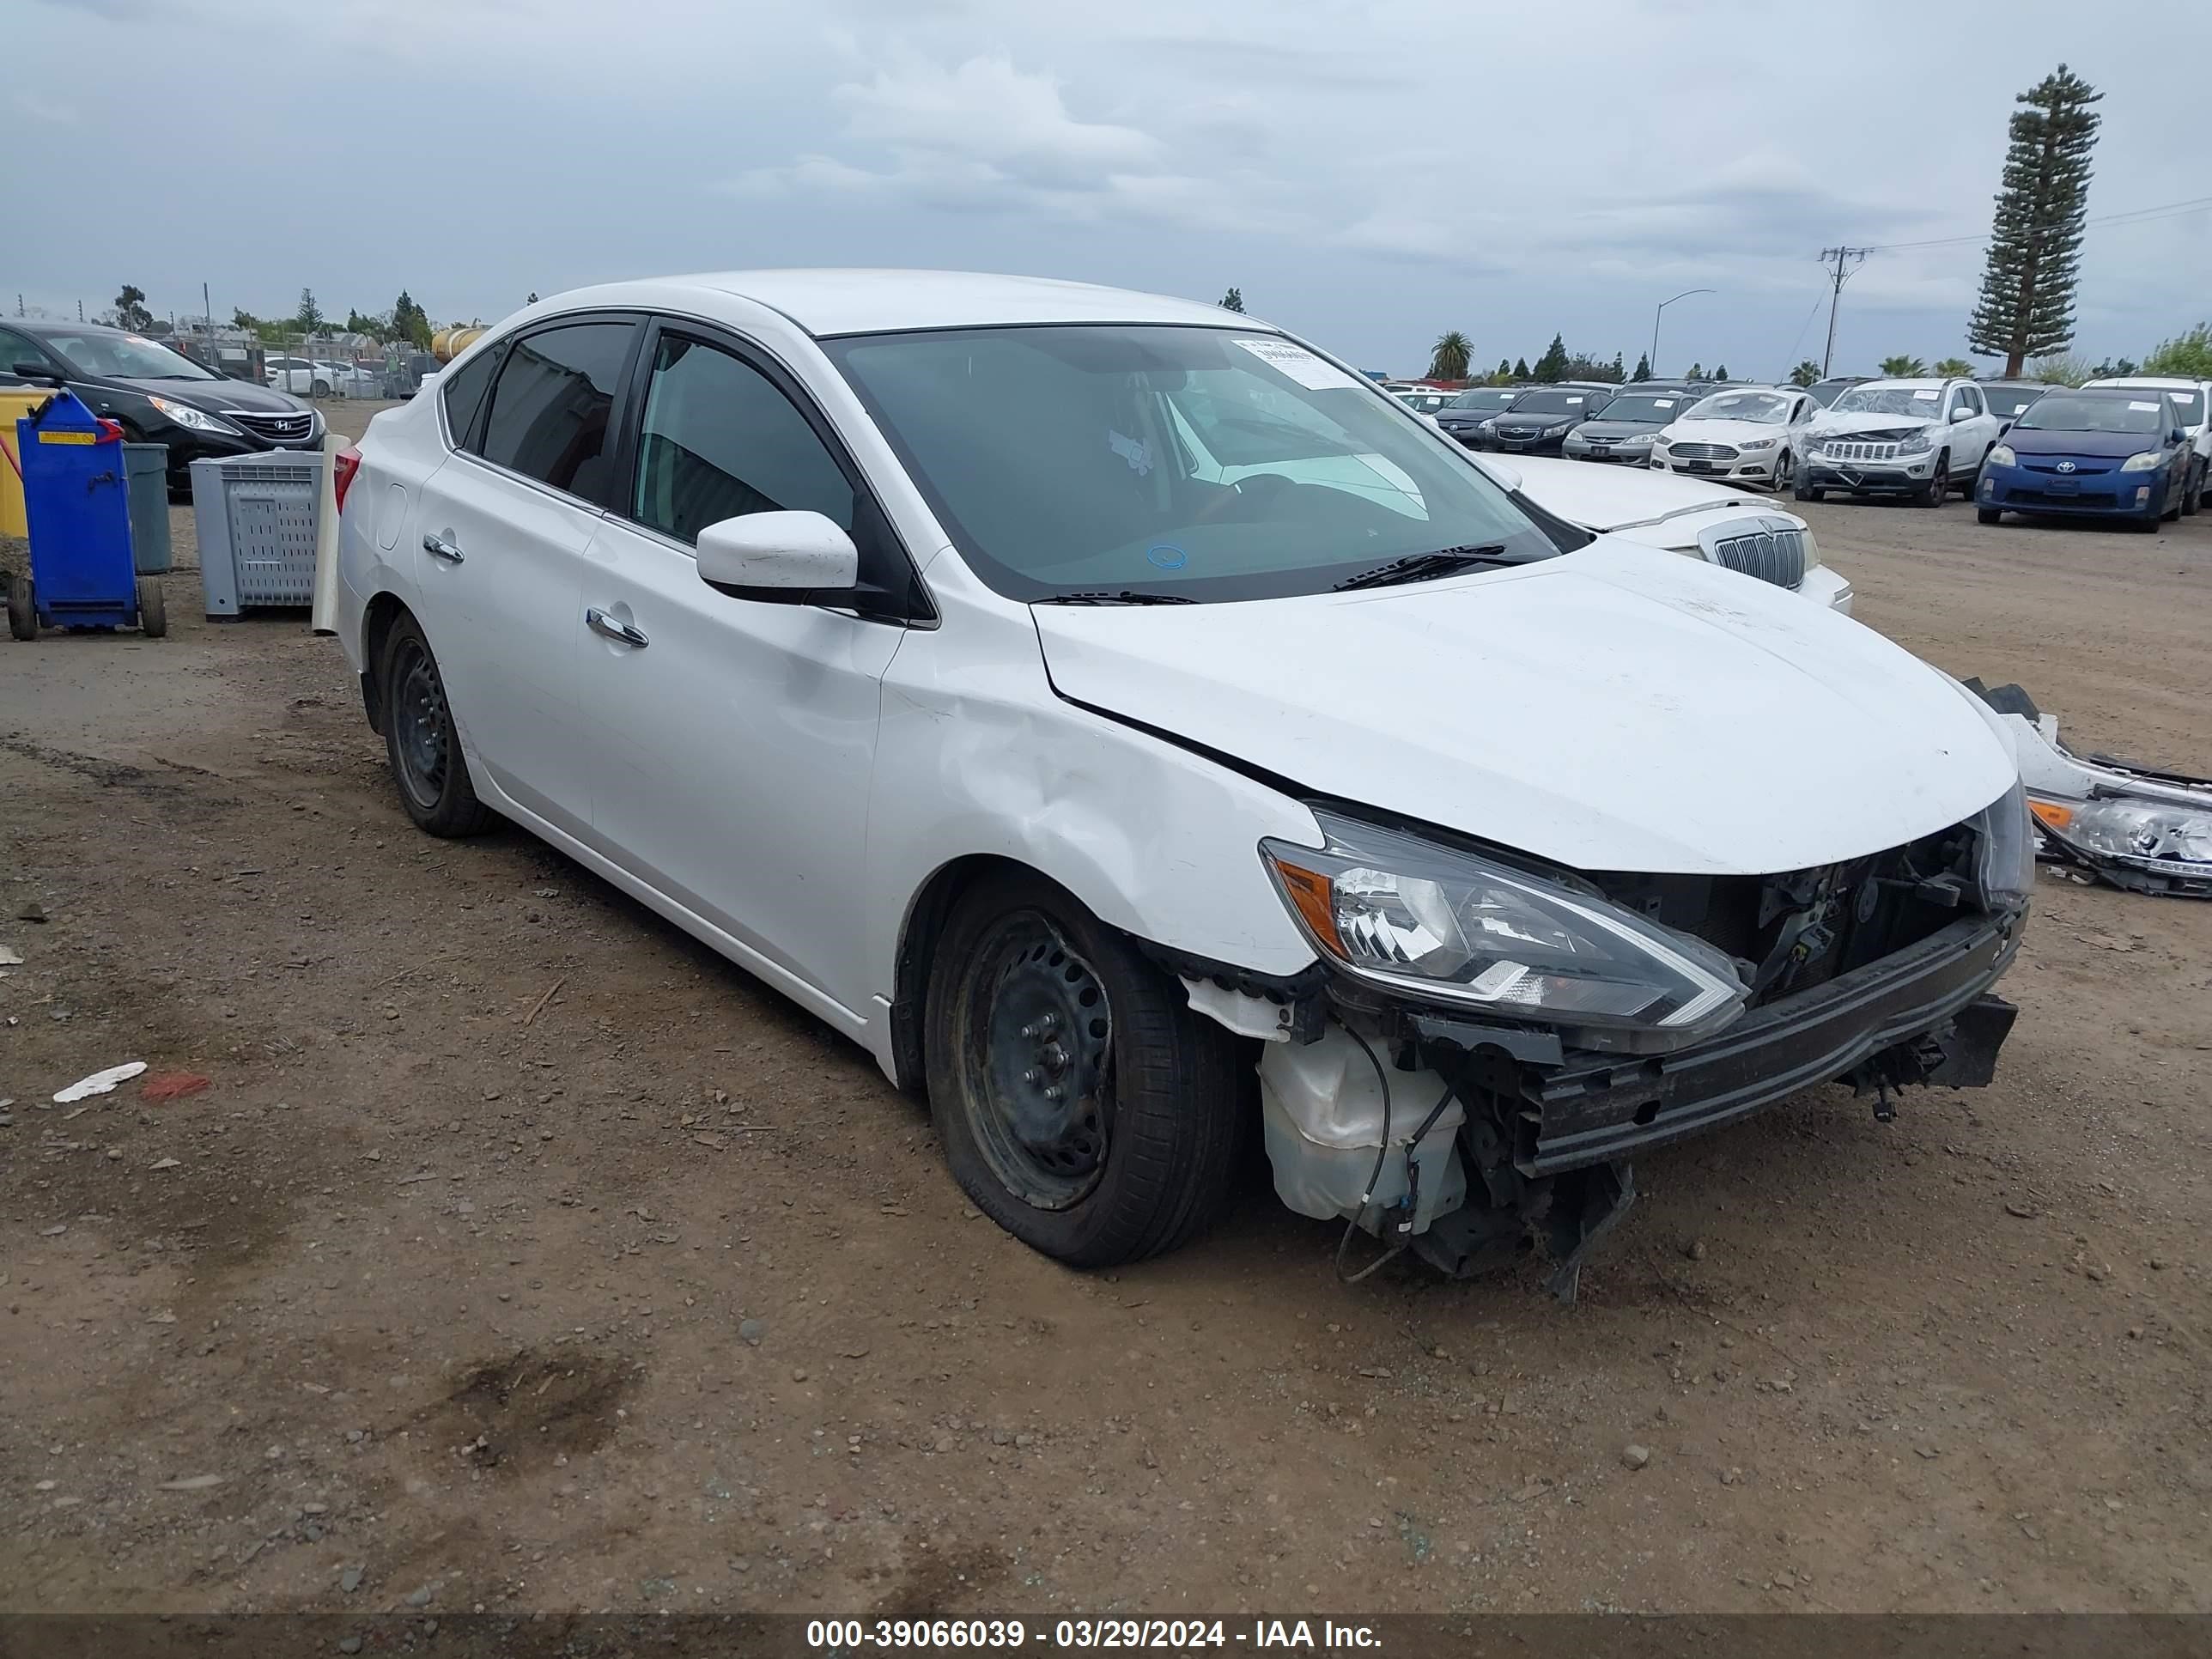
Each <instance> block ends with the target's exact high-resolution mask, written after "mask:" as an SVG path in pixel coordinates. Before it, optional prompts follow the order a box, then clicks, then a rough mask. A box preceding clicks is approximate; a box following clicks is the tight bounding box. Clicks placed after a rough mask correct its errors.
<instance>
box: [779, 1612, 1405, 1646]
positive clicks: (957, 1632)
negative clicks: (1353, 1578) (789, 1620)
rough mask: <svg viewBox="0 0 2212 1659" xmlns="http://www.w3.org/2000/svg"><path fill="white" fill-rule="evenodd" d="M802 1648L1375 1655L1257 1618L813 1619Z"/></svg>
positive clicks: (1375, 1640)
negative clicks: (1255, 1651) (1245, 1650)
mask: <svg viewBox="0 0 2212 1659" xmlns="http://www.w3.org/2000/svg"><path fill="white" fill-rule="evenodd" d="M806 1645H807V1646H808V1647H809V1648H811V1649H813V1650H817V1651H820V1652H824V1653H836V1654H846V1653H864V1652H869V1651H882V1650H900V1649H935V1650H945V1649H956V1648H971V1649H972V1648H983V1649H989V1648H1020V1647H1041V1648H1065V1649H1089V1648H1109V1649H1152V1650H1166V1651H1169V1652H1183V1651H1188V1650H1192V1649H1196V1648H1228V1647H1245V1648H1256V1649H1269V1648H1277V1649H1279V1648H1290V1649H1300V1648H1307V1649H1316V1650H1318V1649H1322V1648H1356V1649H1363V1650H1368V1651H1370V1652H1371V1651H1374V1650H1378V1649H1380V1648H1381V1646H1382V1645H1383V1644H1382V1641H1381V1638H1379V1637H1378V1636H1377V1635H1376V1632H1375V1631H1374V1630H1373V1628H1372V1627H1371V1626H1366V1625H1350V1624H1347V1625H1340V1624H1337V1623H1335V1622H1334V1620H1327V1619H1322V1620H1307V1619H1255V1620H1249V1622H1244V1623H1238V1622H1232V1621H1230V1620H1221V1619H1060V1620H1054V1622H1053V1623H1051V1624H1049V1625H1046V1624H1042V1623H1040V1624H1036V1625H1030V1624H1025V1623H1024V1622H1023V1621H1022V1620H1018V1619H877V1620H860V1619H816V1620H809V1621H808V1623H807V1626H806Z"/></svg>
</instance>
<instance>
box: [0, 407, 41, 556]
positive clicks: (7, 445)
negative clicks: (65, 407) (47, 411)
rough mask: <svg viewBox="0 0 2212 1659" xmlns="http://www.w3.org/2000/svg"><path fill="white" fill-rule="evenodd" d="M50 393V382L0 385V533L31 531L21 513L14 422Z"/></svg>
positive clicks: (20, 467)
mask: <svg viewBox="0 0 2212 1659" xmlns="http://www.w3.org/2000/svg"><path fill="white" fill-rule="evenodd" d="M53 395H54V392H53V388H52V386H0V536H18V537H24V538H27V537H28V536H29V535H30V533H31V532H30V526H29V521H28V520H26V519H25V518H24V516H23V458H22V457H21V455H18V454H17V453H15V422H17V421H19V420H21V418H22V417H23V416H26V415H28V414H29V413H30V412H31V411H32V410H34V409H36V408H37V407H38V406H39V405H40V404H42V403H44V402H46V399H47V398H51V397H52V396H53Z"/></svg>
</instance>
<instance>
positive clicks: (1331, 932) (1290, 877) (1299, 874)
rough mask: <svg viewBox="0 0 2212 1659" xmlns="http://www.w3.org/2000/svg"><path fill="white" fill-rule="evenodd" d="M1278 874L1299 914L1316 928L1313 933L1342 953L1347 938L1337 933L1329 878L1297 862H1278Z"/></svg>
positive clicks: (1308, 924) (1309, 924)
mask: <svg viewBox="0 0 2212 1659" xmlns="http://www.w3.org/2000/svg"><path fill="white" fill-rule="evenodd" d="M1275 873H1276V875H1277V876H1279V877H1280V878H1281V879H1282V883H1283V890H1284V891H1285V893H1288V894H1289V895H1290V896H1291V903H1292V904H1294V905H1296V906H1297V911H1298V915H1299V917H1300V918H1301V919H1302V920H1303V921H1304V922H1305V925H1306V926H1307V927H1310V929H1312V930H1313V936H1314V937H1315V938H1316V939H1319V940H1321V942H1322V944H1324V945H1328V947H1329V949H1331V950H1332V951H1336V952H1337V953H1338V954H1339V955H1342V954H1343V951H1344V941H1343V940H1342V939H1339V938H1338V937H1337V936H1336V904H1335V902H1334V895H1333V894H1332V892H1331V891H1330V887H1329V879H1328V877H1327V876H1324V875H1320V874H1317V873H1316V872H1314V871H1311V870H1301V869H1299V868H1298V866H1297V865H1295V864H1285V863H1284V862H1283V861H1282V860H1279V859H1278V860H1276V861H1275Z"/></svg>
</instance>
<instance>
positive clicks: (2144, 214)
mask: <svg viewBox="0 0 2212 1659" xmlns="http://www.w3.org/2000/svg"><path fill="white" fill-rule="evenodd" d="M2207 208H2212V196H2198V197H2191V199H2190V200H2188V201H2185V202H2161V203H2160V204H2158V205H2156V206H2154V207H2141V208H2130V209H2129V210H2127V211H2125V212H2124V213H2105V214H2100V215H2099V216H2097V217H2095V218H2093V219H2084V220H2083V221H2082V222H2081V223H2082V225H2083V227H2084V228H2087V227H2088V226H2090V225H2147V224H2152V223H2154V222H2157V221H2158V220H2160V219H2176V218H2179V217H2180V216H2183V215H2184V214H2189V213H2201V212H2203V210H2205V209H2207ZM1992 234H1994V233H1993V232H1990V231H1986V230H1985V231H1984V232H1982V233H1981V234H1979V235H1978V236H1936V237H1931V238H1930V239H1929V240H1926V241H1922V242H1882V243H1880V244H1878V245H1876V246H1873V247H1868V248H1862V249H1860V250H1859V251H1860V252H1863V253H1904V252H1909V251H1911V250H1912V249H1916V248H1923V247H1964V246H1966V245H1967V244H1969V243H1972V242H1986V241H1988V240H1990V236H1991V235H1992ZM1828 257H1829V256H1828V254H1827V253H1825V252H1824V253H1822V254H1821V255H1820V258H1821V259H1822V260H1823V261H1826V259H1827V258H1828Z"/></svg>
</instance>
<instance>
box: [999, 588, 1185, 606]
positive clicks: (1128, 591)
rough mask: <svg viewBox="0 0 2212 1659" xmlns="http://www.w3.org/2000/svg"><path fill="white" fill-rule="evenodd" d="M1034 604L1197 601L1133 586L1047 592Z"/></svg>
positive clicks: (1176, 594)
mask: <svg viewBox="0 0 2212 1659" xmlns="http://www.w3.org/2000/svg"><path fill="white" fill-rule="evenodd" d="M1031 603H1032V604H1036V605H1196V604H1197V603H1198V601H1197V600H1196V599H1190V598H1188V597H1187V596H1186V595H1184V594H1181V593H1139V592H1136V591H1135V590H1134V589H1133V588H1127V587H1125V588H1122V589H1121V591H1120V592H1114V593H1109V592H1107V591H1106V590H1105V589H1104V588H1097V589H1093V590H1091V591H1090V592H1082V593H1048V594H1047V595H1045V597H1044V598H1042V599H1036V600H1032V601H1031Z"/></svg>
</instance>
